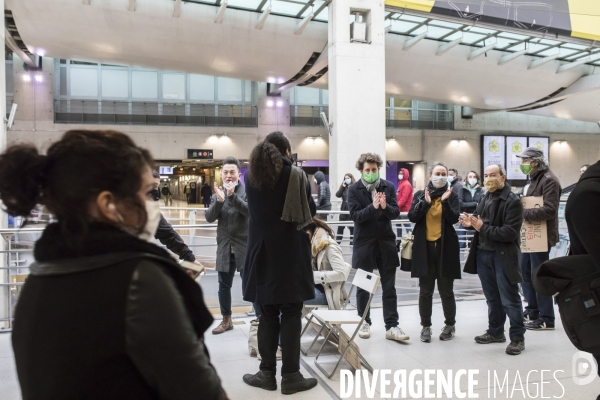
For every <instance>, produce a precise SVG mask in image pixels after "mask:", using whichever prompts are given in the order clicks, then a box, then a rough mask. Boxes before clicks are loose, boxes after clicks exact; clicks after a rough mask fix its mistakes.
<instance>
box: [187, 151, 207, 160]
mask: <svg viewBox="0 0 600 400" xmlns="http://www.w3.org/2000/svg"><path fill="white" fill-rule="evenodd" d="M187 158H188V159H189V160H212V159H213V151H212V149H210V150H208V149H188V151H187Z"/></svg>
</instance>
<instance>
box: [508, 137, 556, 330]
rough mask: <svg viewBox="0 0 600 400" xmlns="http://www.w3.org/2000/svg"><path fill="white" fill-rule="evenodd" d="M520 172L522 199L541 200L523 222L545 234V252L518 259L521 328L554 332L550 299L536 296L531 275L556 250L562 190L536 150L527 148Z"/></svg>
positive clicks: (525, 216) (541, 154)
mask: <svg viewBox="0 0 600 400" xmlns="http://www.w3.org/2000/svg"><path fill="white" fill-rule="evenodd" d="M517 157H519V158H521V166H520V168H521V171H522V172H523V173H524V174H525V175H529V177H530V183H529V185H528V186H527V191H526V192H524V193H523V196H542V197H543V201H544V204H543V206H542V207H539V208H532V209H527V210H524V211H523V213H524V214H523V215H524V219H525V220H526V221H546V230H547V234H548V250H547V251H542V252H537V253H523V254H522V255H521V269H522V272H523V284H522V285H521V287H522V288H523V293H524V294H525V299H526V300H527V306H526V307H525V321H526V323H525V327H526V328H527V329H531V330H553V329H554V304H553V303H554V302H553V299H552V296H543V295H540V294H538V293H536V291H535V289H534V287H533V283H532V281H531V276H532V275H533V271H534V270H535V269H536V268H538V267H539V266H540V265H541V264H542V263H543V262H544V261H547V260H548V258H549V255H550V248H551V247H553V246H556V244H557V243H558V241H559V238H558V204H559V202H560V194H561V191H562V188H561V187H560V182H559V181H558V178H557V177H556V175H554V174H553V173H552V171H550V169H549V167H548V162H547V161H546V160H545V159H544V153H543V152H542V150H540V149H538V148H537V147H528V148H526V149H525V151H524V152H523V153H522V154H519V155H517Z"/></svg>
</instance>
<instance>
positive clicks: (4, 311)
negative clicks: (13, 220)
mask: <svg viewBox="0 0 600 400" xmlns="http://www.w3.org/2000/svg"><path fill="white" fill-rule="evenodd" d="M0 6H1V8H2V9H4V0H0ZM0 35H1V36H2V43H4V42H5V39H6V38H5V37H4V18H2V20H1V22H0ZM5 75H6V63H5V62H4V60H3V61H2V62H1V63H0V117H1V118H2V123H1V124H0V126H1V128H0V152H4V150H6V142H7V140H6V137H7V136H6V124H5V123H4V118H5V117H6V79H5V78H4V77H5ZM6 228H8V215H7V214H6V213H5V212H3V211H0V229H6ZM6 248H7V245H6V241H5V240H4V238H3V237H0V250H6ZM0 267H6V254H0ZM7 275H8V274H7V273H6V270H5V269H0V283H7V282H8V281H7ZM9 293H10V290H9V288H8V286H2V287H0V318H7V317H8V301H7V300H8V295H9ZM7 326H8V324H7V323H6V322H2V323H0V327H2V328H5V327H7Z"/></svg>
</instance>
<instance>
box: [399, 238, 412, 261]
mask: <svg viewBox="0 0 600 400" xmlns="http://www.w3.org/2000/svg"><path fill="white" fill-rule="evenodd" d="M414 240H415V237H414V236H413V235H412V234H411V233H407V234H405V235H404V236H403V237H402V240H400V246H401V248H402V250H400V257H401V258H404V259H406V260H412V247H413V241H414Z"/></svg>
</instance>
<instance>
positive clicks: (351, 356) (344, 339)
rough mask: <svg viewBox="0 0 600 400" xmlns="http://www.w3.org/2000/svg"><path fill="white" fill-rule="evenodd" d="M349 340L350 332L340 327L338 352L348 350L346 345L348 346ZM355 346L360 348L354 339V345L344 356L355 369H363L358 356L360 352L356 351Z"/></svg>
mask: <svg viewBox="0 0 600 400" xmlns="http://www.w3.org/2000/svg"><path fill="white" fill-rule="evenodd" d="M349 342H350V337H349V336H348V334H346V332H344V330H343V329H340V342H339V344H338V352H339V353H340V354H342V353H343V352H344V350H346V347H348V343H349ZM355 348H356V349H357V350H359V349H358V345H357V344H356V342H354V341H352V345H351V346H350V349H349V350H348V352H347V353H346V355H345V356H344V358H345V359H346V361H348V364H350V365H352V367H354V369H361V363H360V357H359V356H358V353H357V352H356V350H355ZM359 351H360V350H359Z"/></svg>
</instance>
